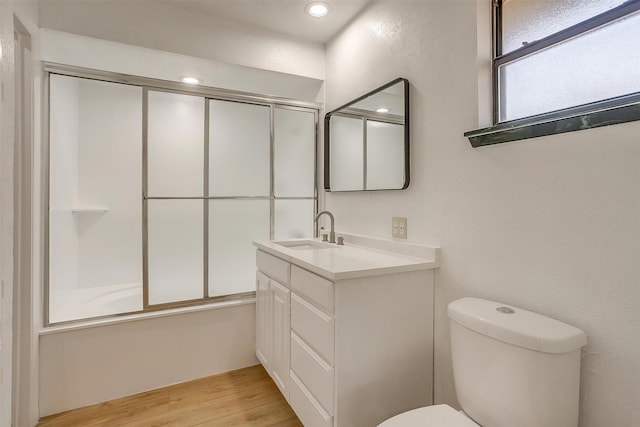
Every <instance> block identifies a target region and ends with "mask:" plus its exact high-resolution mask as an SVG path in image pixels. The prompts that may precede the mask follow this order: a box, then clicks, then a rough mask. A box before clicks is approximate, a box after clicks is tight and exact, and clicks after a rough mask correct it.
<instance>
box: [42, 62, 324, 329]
mask: <svg viewBox="0 0 640 427" xmlns="http://www.w3.org/2000/svg"><path fill="white" fill-rule="evenodd" d="M45 71H47V76H48V84H49V144H48V158H49V163H48V167H49V170H48V178H49V186H48V188H49V190H48V201H49V214H48V257H47V258H48V275H47V283H46V287H45V295H46V301H45V307H46V310H45V311H46V313H45V317H46V319H47V324H54V323H61V322H68V321H77V320H79V319H86V318H94V317H98V316H108V315H115V314H122V313H132V312H141V311H151V310H158V309H162V308H173V307H178V306H184V305H192V304H202V303H206V302H212V301H225V300H230V299H237V298H243V297H252V296H253V292H254V291H255V273H254V251H253V248H252V246H251V241H252V240H268V239H274V238H275V239H286V238H295V237H310V236H312V233H313V217H314V214H315V212H316V210H317V192H316V182H315V176H316V173H315V172H316V158H315V156H316V141H317V131H316V129H317V122H318V114H319V111H318V106H317V105H315V104H310V103H304V102H301V101H293V100H282V99H275V98H269V97H266V96H256V95H248V94H243V93H233V92H229V91H219V90H214V89H206V88H205V89H196V88H193V89H190V88H188V87H186V86H184V85H181V84H175V83H170V82H164V81H156V80H151V79H144V78H136V77H133V76H119V75H118V76H115V75H110V74H108V73H100V72H93V71H87V70H81V69H71V68H69V67H66V68H63V69H60V68H59V67H56V66H53V65H48V66H47V67H46V68H45ZM199 90H200V91H203V92H202V93H200V92H199Z"/></svg>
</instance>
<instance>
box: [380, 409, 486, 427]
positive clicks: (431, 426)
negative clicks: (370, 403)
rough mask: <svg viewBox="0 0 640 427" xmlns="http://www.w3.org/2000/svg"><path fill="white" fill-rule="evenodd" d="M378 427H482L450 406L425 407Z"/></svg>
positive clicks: (405, 413)
mask: <svg viewBox="0 0 640 427" xmlns="http://www.w3.org/2000/svg"><path fill="white" fill-rule="evenodd" d="M378 427H480V426H479V425H478V424H476V423H474V422H473V421H472V420H471V419H470V418H468V417H467V416H466V415H464V414H463V413H462V412H458V411H456V410H455V409H453V408H452V407H451V406H449V405H434V406H425V407H424V408H418V409H414V410H412V411H408V412H404V413H402V414H400V415H396V416H395V417H393V418H389V419H388V420H386V421H385V422H383V423H382V424H380V425H378Z"/></svg>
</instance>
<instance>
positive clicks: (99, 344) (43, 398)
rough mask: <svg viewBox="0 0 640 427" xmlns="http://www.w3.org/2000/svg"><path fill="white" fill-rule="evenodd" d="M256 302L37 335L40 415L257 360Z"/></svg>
mask: <svg viewBox="0 0 640 427" xmlns="http://www.w3.org/2000/svg"><path fill="white" fill-rule="evenodd" d="M254 353H255V304H253V303H251V304H244V305H239V306H235V307H228V308H218V309H212V310H211V309H210V310H205V311H196V312H192V313H187V314H178V315H171V316H165V317H158V318H152V319H144V320H137V321H125V322H122V323H116V324H112V325H105V326H100V327H92V328H88V329H77V330H70V331H65V332H56V333H49V334H46V335H42V336H41V337H40V372H41V374H40V415H41V416H46V415H50V414H54V413H58V412H62V411H65V410H68V409H73V408H78V407H81V406H86V405H91V404H93V403H98V402H103V401H107V400H111V399H114V398H117V397H122V396H126V395H130V394H135V393H139V392H143V391H146V390H151V389H155V388H158V387H163V386H166V385H169V384H175V383H180V382H184V381H189V380H192V379H195V378H201V377H206V376H209V375H215V374H218V373H221V372H226V371H231V370H234V369H240V368H244V367H246V366H250V365H254V364H256V363H257V359H256V358H255V355H254Z"/></svg>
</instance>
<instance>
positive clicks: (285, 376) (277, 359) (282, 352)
mask: <svg viewBox="0 0 640 427" xmlns="http://www.w3.org/2000/svg"><path fill="white" fill-rule="evenodd" d="M270 286H271V303H272V317H271V319H272V322H273V323H272V332H273V347H272V348H273V353H272V358H271V377H272V378H273V381H274V382H275V383H276V385H277V386H278V388H280V391H281V392H282V394H283V395H284V397H285V398H286V399H287V400H288V399H289V354H290V348H289V344H290V340H291V331H290V329H289V316H290V306H291V305H290V304H291V291H290V290H289V289H287V288H285V287H284V286H282V285H281V284H280V283H278V282H276V281H274V280H271V285H270Z"/></svg>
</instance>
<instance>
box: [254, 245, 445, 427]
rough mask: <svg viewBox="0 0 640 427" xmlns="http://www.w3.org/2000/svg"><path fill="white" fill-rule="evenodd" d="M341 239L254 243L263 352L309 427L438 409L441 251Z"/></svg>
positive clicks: (362, 423) (259, 348)
mask: <svg viewBox="0 0 640 427" xmlns="http://www.w3.org/2000/svg"><path fill="white" fill-rule="evenodd" d="M341 235H342V236H344V239H345V245H344V246H337V245H335V244H329V243H322V242H319V241H315V240H289V241H284V242H254V245H255V246H256V247H257V248H258V250H257V251H256V265H257V270H258V271H257V273H256V282H257V293H256V295H257V304H256V306H257V313H256V320H257V325H256V327H257V331H256V355H257V357H258V359H259V360H260V362H261V363H262V364H263V365H264V367H265V369H266V370H267V371H268V372H269V374H270V375H271V377H272V378H273V380H274V382H275V383H276V384H277V386H278V387H279V388H280V391H281V392H282V394H283V395H284V396H285V398H286V399H287V401H288V402H289V404H290V405H291V407H292V408H293V409H294V410H295V412H296V414H297V415H298V417H299V418H300V419H301V421H302V422H303V424H304V425H305V426H306V427H316V426H322V427H328V426H336V427H337V426H373V425H377V424H378V423H380V422H382V421H383V420H385V419H387V418H389V417H390V416H393V415H395V414H398V413H401V412H403V411H406V410H409V409H412V408H416V407H419V406H425V405H429V404H431V403H432V384H433V369H432V367H433V286H434V268H436V267H437V266H438V264H437V249H435V248H430V247H426V246H422V245H416V244H408V243H401V242H397V241H389V240H384V239H375V238H370V237H363V236H355V235H348V234H344V233H341Z"/></svg>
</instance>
